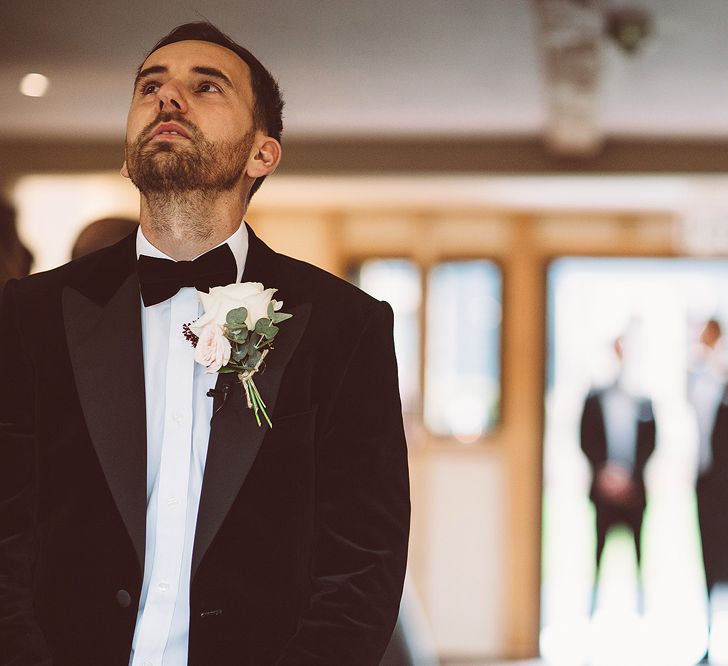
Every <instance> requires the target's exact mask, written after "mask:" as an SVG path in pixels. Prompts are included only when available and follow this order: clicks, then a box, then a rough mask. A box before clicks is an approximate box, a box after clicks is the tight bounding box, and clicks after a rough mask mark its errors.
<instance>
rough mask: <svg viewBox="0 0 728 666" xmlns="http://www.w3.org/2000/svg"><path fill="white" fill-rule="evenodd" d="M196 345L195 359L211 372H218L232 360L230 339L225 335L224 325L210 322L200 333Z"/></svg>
mask: <svg viewBox="0 0 728 666" xmlns="http://www.w3.org/2000/svg"><path fill="white" fill-rule="evenodd" d="M199 338H200V339H199V340H198V341H197V347H195V361H197V362H198V363H200V364H201V365H204V366H205V367H206V368H207V370H206V372H209V373H210V374H212V373H214V372H217V371H218V370H220V368H222V366H223V365H227V363H228V361H229V360H230V341H229V340H228V339H227V338H226V337H225V336H224V335H223V332H222V327H221V326H218V325H217V324H208V325H207V326H205V327H204V328H203V329H202V330H201V331H200V335H199Z"/></svg>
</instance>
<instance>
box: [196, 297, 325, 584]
mask: <svg viewBox="0 0 728 666" xmlns="http://www.w3.org/2000/svg"><path fill="white" fill-rule="evenodd" d="M289 312H290V313H291V314H292V315H293V317H292V318H291V319H289V320H288V321H286V322H285V323H283V324H281V327H280V332H279V333H278V335H277V336H276V339H275V346H274V348H273V350H272V351H271V353H270V356H268V359H267V364H266V368H265V371H264V372H261V373H259V374H256V375H255V384H256V386H257V387H258V390H259V391H260V394H261V396H262V398H263V400H264V401H265V404H266V406H267V411H268V414H270V416H271V420H272V421H273V428H274V429H275V426H276V420H275V419H276V417H275V406H276V399H277V397H278V391H279V389H280V386H281V379H282V378H283V373H284V372H285V369H286V366H287V365H288V362H289V361H290V360H291V357H292V356H293V353H294V351H295V350H296V347H298V343H299V342H300V341H301V337H302V336H303V332H304V331H305V330H306V325H307V324H308V319H309V316H310V314H311V304H310V303H304V304H302V305H298V306H296V307H293V308H291V309H290V310H289ZM225 384H227V385H229V393H228V397H227V401H226V402H225V404H224V407H223V408H222V409H221V410H220V412H219V413H218V414H217V415H216V416H214V417H213V420H212V426H211V429H210V441H209V445H208V448H207V461H206V463H205V475H204V479H203V483H202V494H201V496H200V508H199V512H198V514H197V528H196V530H195V546H194V550H193V553H192V577H193V578H194V575H195V572H196V571H197V567H198V566H199V564H200V562H201V561H202V558H203V557H204V556H205V553H206V552H207V549H208V548H209V546H210V544H211V543H212V540H213V539H214V538H215V535H216V534H217V532H218V530H219V529H220V526H221V525H222V523H223V521H224V520H225V516H226V515H227V513H228V511H229V510H230V507H231V506H232V504H233V502H234V501H235V498H236V497H237V495H238V493H239V492H240V489H241V488H242V486H243V483H244V482H245V479H246V477H247V476H248V473H249V472H250V469H251V467H252V466H253V463H254V462H255V458H256V456H257V455H258V451H259V450H260V447H261V444H262V443H263V438H264V436H265V434H266V432H268V430H269V428H268V425H267V424H266V423H265V421H263V424H262V425H261V426H258V424H257V423H256V421H255V416H254V415H253V411H252V410H251V409H249V408H248V405H247V403H246V401H245V391H244V390H243V387H242V386H241V384H240V382H239V381H238V379H237V377H236V375H234V374H222V375H218V379H217V385H216V389H218V390H220V389H221V388H222V387H223V386H224V385H225ZM217 401H218V399H216V403H217ZM217 407H218V404H215V409H217ZM262 420H263V419H262V418H261V421H262Z"/></svg>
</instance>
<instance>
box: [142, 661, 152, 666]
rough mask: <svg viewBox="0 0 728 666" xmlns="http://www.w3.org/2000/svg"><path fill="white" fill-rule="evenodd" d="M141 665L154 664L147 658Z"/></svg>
mask: <svg viewBox="0 0 728 666" xmlns="http://www.w3.org/2000/svg"><path fill="white" fill-rule="evenodd" d="M142 666H154V664H153V663H152V662H151V661H149V660H147V661H145V662H143V663H142Z"/></svg>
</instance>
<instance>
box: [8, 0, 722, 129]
mask: <svg viewBox="0 0 728 666" xmlns="http://www.w3.org/2000/svg"><path fill="white" fill-rule="evenodd" d="M615 1H616V0H615ZM604 3H605V5H608V4H610V2H609V1H608V0H604ZM622 4H629V5H630V6H638V7H643V8H647V9H649V10H650V11H652V12H653V15H654V21H655V32H654V34H653V36H652V39H651V40H650V41H649V42H648V43H647V44H646V46H645V48H644V49H643V50H642V51H640V52H639V53H637V54H636V55H634V56H626V55H624V54H623V53H621V52H620V51H619V50H618V49H617V48H616V46H614V45H613V44H612V43H609V42H606V41H605V46H604V48H603V49H602V68H601V86H600V90H599V98H600V111H599V117H600V122H601V125H602V127H603V129H604V131H605V133H606V134H607V135H608V136H610V135H611V136H617V135H619V136H625V135H638V136H645V137H682V138H691V137H716V138H728V76H727V74H728V39H726V28H728V1H726V0H690V1H689V2H686V1H685V0H624V2H622ZM202 15H204V17H206V18H207V19H209V20H210V21H212V22H213V23H215V24H217V25H218V26H219V27H221V28H222V29H223V30H225V31H226V32H228V33H229V34H230V35H231V36H232V37H233V38H235V39H236V40H238V41H239V42H241V43H242V44H244V45H245V46H247V47H248V48H250V50H252V51H253V52H254V53H255V54H256V55H258V56H259V58H260V59H261V60H262V61H263V62H264V64H266V65H267V66H268V67H269V68H270V70H271V71H272V72H273V73H274V75H275V76H277V78H278V79H279V81H280V83H281V86H282V88H283V91H284V96H285V98H286V102H287V106H286V119H285V122H286V134H287V136H372V135H374V136H377V135H386V136H392V135H410V136H425V137H430V136H439V137H442V136H448V135H465V136H478V137H484V136H494V135H496V136H497V135H534V134H538V133H540V131H541V130H542V128H543V126H544V123H545V105H544V90H543V79H542V69H541V61H540V51H539V37H538V32H537V31H538V22H537V14H536V11H535V7H534V3H532V2H531V1H530V0H386V1H385V0H368V1H361V0H360V1H358V2H354V1H349V0H245V1H240V0H238V1H235V0H205V1H204V2H202V1H201V0H156V1H155V0H144V1H143V2H142V1H140V0H124V1H120V0H113V1H109V0H99V1H97V2H93V1H92V0H75V1H72V0H67V1H55V0H0V139H2V138H10V137H27V138H34V137H38V138H42V137H49V136H55V137H61V136H65V137H69V138H82V137H96V138H110V139H117V138H120V137H121V136H123V131H124V122H125V116H126V108H127V105H128V101H129V96H130V93H131V81H132V78H133V75H134V72H135V69H136V66H137V65H138V64H139V61H140V60H141V58H142V57H143V55H144V54H145V52H146V51H147V50H148V49H149V47H150V46H151V45H152V44H153V43H154V42H155V41H156V40H157V39H158V38H159V37H161V36H162V35H163V34H165V33H166V32H167V31H168V30H169V29H170V28H172V27H173V26H175V25H177V24H179V23H183V22H186V21H189V20H199V19H200V17H201V16H202ZM28 72H40V73H42V74H45V75H46V76H48V77H49V78H50V82H51V83H50V89H49V92H48V94H47V95H46V96H45V97H43V98H28V97H24V96H22V95H21V94H20V93H19V91H18V83H19V81H20V79H21V77H22V76H23V75H24V74H26V73H28Z"/></svg>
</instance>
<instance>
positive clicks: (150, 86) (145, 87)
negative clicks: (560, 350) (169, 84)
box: [139, 82, 159, 95]
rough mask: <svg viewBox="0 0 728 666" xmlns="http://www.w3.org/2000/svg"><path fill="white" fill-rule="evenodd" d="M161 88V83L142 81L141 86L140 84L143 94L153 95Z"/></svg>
mask: <svg viewBox="0 0 728 666" xmlns="http://www.w3.org/2000/svg"><path fill="white" fill-rule="evenodd" d="M157 90H159V84H158V83H154V82H150V83H142V85H141V86H139V91H140V92H141V94H142V95H153V94H154V93H155V92H157Z"/></svg>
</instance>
